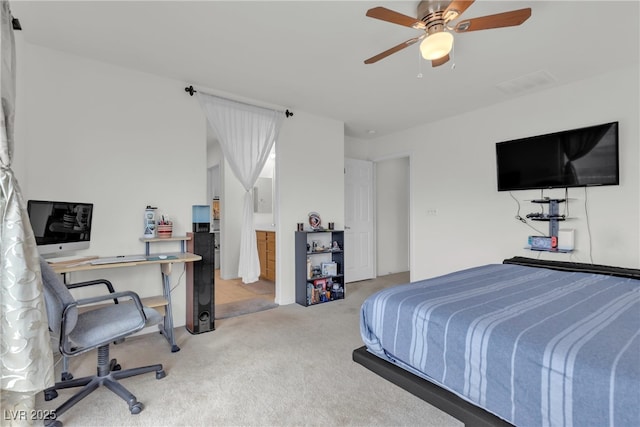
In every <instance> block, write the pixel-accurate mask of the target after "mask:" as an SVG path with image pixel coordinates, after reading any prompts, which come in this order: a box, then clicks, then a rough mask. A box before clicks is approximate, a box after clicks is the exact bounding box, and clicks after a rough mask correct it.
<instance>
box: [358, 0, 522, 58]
mask: <svg viewBox="0 0 640 427" xmlns="http://www.w3.org/2000/svg"><path fill="white" fill-rule="evenodd" d="M473 2H474V0H423V1H421V2H420V3H419V4H418V18H412V17H411V16H407V15H404V14H402V13H399V12H395V11H393V10H390V9H387V8H385V7H374V8H373V9H369V10H368V11H367V16H368V17H371V18H376V19H380V20H382V21H387V22H391V23H392V24H398V25H404V26H405V27H411V28H415V29H416V30H422V31H424V34H421V35H420V36H418V37H414V38H411V39H409V40H407V41H405V42H402V43H400V44H398V45H396V46H394V47H392V48H391V49H387V50H385V51H384V52H382V53H379V54H377V55H375V56H372V57H371V58H369V59H367V60H365V61H364V63H365V64H373V63H375V62H378V61H380V60H381V59H384V58H386V57H387V56H389V55H391V54H393V53H396V52H398V51H400V50H402V49H404V48H406V47H409V46H411V45H413V44H415V43H417V42H419V41H422V43H420V52H421V53H422V57H423V58H424V59H426V60H429V61H431V65H432V66H433V67H437V66H439V65H442V64H445V63H446V62H447V61H448V60H449V52H450V51H451V48H452V47H453V35H452V34H451V31H455V32H456V33H466V32H469V31H478V30H488V29H491V28H502V27H514V26H517V25H520V24H522V23H523V22H524V21H526V20H527V19H529V17H530V16H531V8H525V9H518V10H512V11H509V12H503V13H497V14H495V15H487V16H481V17H478V18H471V19H465V20H462V21H460V22H458V23H457V24H455V26H453V27H452V26H450V24H451V23H452V21H454V20H456V19H458V18H459V17H460V15H462V13H463V12H464V11H465V10H467V8H468V7H469V6H471V5H472V4H473Z"/></svg>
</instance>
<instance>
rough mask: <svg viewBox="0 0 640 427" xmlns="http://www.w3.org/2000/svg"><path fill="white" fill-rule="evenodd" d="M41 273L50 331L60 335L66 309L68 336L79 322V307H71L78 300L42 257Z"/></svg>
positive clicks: (66, 331) (66, 330) (66, 332)
mask: <svg viewBox="0 0 640 427" xmlns="http://www.w3.org/2000/svg"><path fill="white" fill-rule="evenodd" d="M40 271H41V273H42V288H43V290H44V300H45V305H46V308H47V319H48V321H49V329H51V331H52V332H53V333H54V334H56V335H59V334H60V330H61V326H62V315H63V313H64V311H65V309H67V310H68V313H67V318H66V323H65V335H68V334H69V333H70V332H71V331H72V330H73V328H75V326H76V322H77V321H78V309H77V307H75V306H71V307H69V306H70V305H72V304H73V303H75V301H76V300H75V298H73V295H71V292H69V289H67V287H66V286H65V284H64V283H62V280H60V276H59V275H58V274H57V273H56V272H54V271H53V269H52V268H51V266H49V263H48V262H47V261H46V260H45V259H44V258H42V257H40Z"/></svg>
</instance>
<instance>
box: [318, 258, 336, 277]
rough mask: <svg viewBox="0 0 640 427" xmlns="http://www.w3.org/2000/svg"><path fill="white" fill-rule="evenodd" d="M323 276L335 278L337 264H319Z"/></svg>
mask: <svg viewBox="0 0 640 427" xmlns="http://www.w3.org/2000/svg"><path fill="white" fill-rule="evenodd" d="M321 268H322V275H323V276H337V275H338V264H337V263H336V262H333V261H332V262H323V263H322V264H321Z"/></svg>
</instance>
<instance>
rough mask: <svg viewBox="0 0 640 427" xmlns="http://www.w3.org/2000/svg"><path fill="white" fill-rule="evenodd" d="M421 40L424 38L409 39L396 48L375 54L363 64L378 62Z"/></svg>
mask: <svg viewBox="0 0 640 427" xmlns="http://www.w3.org/2000/svg"><path fill="white" fill-rule="evenodd" d="M423 38H424V36H420V37H415V38H412V39H409V40H407V41H406V42H402V43H400V44H399V45H396V46H394V47H392V48H391V49H387V50H385V51H384V52H382V53H379V54H377V55H376V56H372V57H371V58H369V59H367V60H365V61H364V63H365V64H373V63H374V62H378V61H380V60H381V59H384V58H386V57H387V56H389V55H391V54H392V53H396V52H398V51H400V50H402V49H404V48H405V47H409V46H411V45H412V44H415V43H416V42H418V41H420V40H422V39H423Z"/></svg>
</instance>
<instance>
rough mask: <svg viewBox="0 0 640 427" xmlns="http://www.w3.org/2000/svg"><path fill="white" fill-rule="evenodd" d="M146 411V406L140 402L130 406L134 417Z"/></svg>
mask: <svg viewBox="0 0 640 427" xmlns="http://www.w3.org/2000/svg"><path fill="white" fill-rule="evenodd" d="M142 409H144V405H143V404H142V403H140V402H136V403H134V404H132V405H129V411H131V414H132V415H136V414H139V413H140V412H142Z"/></svg>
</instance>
